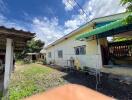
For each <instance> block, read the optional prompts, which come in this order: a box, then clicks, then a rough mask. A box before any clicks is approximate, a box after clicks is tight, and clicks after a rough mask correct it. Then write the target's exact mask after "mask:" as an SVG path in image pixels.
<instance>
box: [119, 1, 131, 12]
mask: <svg viewBox="0 0 132 100" xmlns="http://www.w3.org/2000/svg"><path fill="white" fill-rule="evenodd" d="M121 4H122V5H123V6H124V5H126V6H127V12H132V0H121Z"/></svg>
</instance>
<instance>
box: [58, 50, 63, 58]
mask: <svg viewBox="0 0 132 100" xmlns="http://www.w3.org/2000/svg"><path fill="white" fill-rule="evenodd" d="M58 58H63V51H62V50H59V51H58Z"/></svg>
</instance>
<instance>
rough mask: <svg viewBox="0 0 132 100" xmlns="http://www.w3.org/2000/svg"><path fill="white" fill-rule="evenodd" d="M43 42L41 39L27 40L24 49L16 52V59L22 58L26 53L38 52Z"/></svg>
mask: <svg viewBox="0 0 132 100" xmlns="http://www.w3.org/2000/svg"><path fill="white" fill-rule="evenodd" d="M44 45H45V43H44V42H43V41H41V40H35V39H32V40H30V41H28V42H27V44H26V47H25V49H24V50H23V51H22V52H21V53H17V54H16V58H17V59H23V58H24V57H25V56H26V53H39V52H40V50H42V49H43V47H44Z"/></svg>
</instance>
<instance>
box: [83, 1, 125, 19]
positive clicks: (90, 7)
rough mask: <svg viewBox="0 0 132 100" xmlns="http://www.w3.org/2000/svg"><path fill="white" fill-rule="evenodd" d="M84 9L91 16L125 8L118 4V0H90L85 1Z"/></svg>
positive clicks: (94, 16)
mask: <svg viewBox="0 0 132 100" xmlns="http://www.w3.org/2000/svg"><path fill="white" fill-rule="evenodd" d="M84 9H85V11H87V12H90V13H91V14H92V16H93V18H97V17H102V16H106V15H111V14H116V13H120V12H123V11H125V8H124V7H122V5H121V4H120V0H90V1H89V2H87V3H85V5H84Z"/></svg>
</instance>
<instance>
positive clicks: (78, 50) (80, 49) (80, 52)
mask: <svg viewBox="0 0 132 100" xmlns="http://www.w3.org/2000/svg"><path fill="white" fill-rule="evenodd" d="M75 54H76V55H85V54H86V46H78V47H75Z"/></svg>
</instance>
